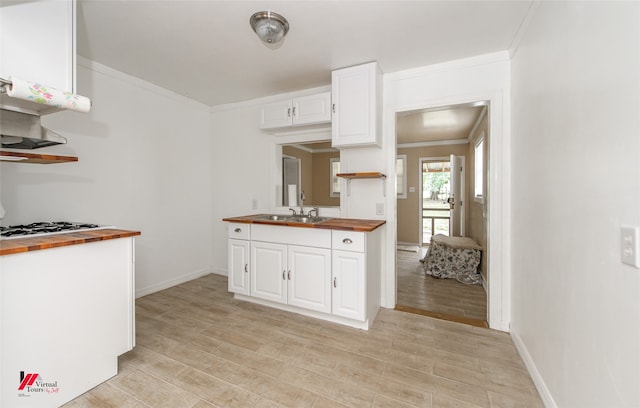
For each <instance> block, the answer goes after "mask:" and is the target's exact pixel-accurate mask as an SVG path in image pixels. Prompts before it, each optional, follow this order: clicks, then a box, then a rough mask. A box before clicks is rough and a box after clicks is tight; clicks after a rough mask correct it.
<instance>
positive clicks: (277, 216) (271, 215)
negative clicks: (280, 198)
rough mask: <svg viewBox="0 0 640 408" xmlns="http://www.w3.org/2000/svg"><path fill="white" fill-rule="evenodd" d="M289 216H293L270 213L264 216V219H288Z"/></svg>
mask: <svg viewBox="0 0 640 408" xmlns="http://www.w3.org/2000/svg"><path fill="white" fill-rule="evenodd" d="M289 218H291V217H290V216H288V215H276V214H269V215H266V216H264V219H266V220H269V221H287V220H288V219H289Z"/></svg>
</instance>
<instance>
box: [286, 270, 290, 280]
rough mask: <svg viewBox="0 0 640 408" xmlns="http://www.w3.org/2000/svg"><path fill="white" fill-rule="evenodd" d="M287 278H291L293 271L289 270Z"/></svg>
mask: <svg viewBox="0 0 640 408" xmlns="http://www.w3.org/2000/svg"><path fill="white" fill-rule="evenodd" d="M287 279H288V280H291V271H287Z"/></svg>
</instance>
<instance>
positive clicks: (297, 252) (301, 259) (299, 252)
mask: <svg viewBox="0 0 640 408" xmlns="http://www.w3.org/2000/svg"><path fill="white" fill-rule="evenodd" d="M288 250H289V251H288V257H287V298H288V303H289V304H290V305H292V306H298V307H303V308H305V309H309V310H315V311H318V312H324V313H331V250H330V249H326V248H311V247H303V246H294V245H290V246H289V248H288ZM289 271H290V272H291V273H290V274H289Z"/></svg>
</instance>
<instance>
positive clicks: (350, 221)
mask: <svg viewBox="0 0 640 408" xmlns="http://www.w3.org/2000/svg"><path fill="white" fill-rule="evenodd" d="M257 215H262V214H257ZM250 217H255V215H249V216H241V217H228V218H223V219H222V221H225V222H238V223H242V224H262V225H276V226H281V227H295V228H317V229H331V230H339V231H355V232H371V231H374V230H376V229H377V228H379V227H381V226H383V225H384V224H385V223H386V221H385V220H360V219H354V218H332V219H330V220H327V221H323V222H319V223H317V224H307V223H301V222H295V221H269V220H255V219H251V218H250ZM341 222H345V224H343V225H341V224H340V223H341ZM359 223H361V224H359Z"/></svg>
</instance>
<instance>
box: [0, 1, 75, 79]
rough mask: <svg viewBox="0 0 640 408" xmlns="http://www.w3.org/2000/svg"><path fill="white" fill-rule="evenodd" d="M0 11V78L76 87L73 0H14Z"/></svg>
mask: <svg viewBox="0 0 640 408" xmlns="http://www.w3.org/2000/svg"><path fill="white" fill-rule="evenodd" d="M15 3H16V4H10V5H6V6H3V7H2V11H1V12H0V29H1V34H2V35H1V36H0V41H1V43H0V45H1V46H0V49H2V59H1V60H0V77H2V78H6V79H8V78H9V77H10V76H15V77H18V78H20V79H25V80H27V81H34V82H40V83H42V84H45V85H48V86H50V87H54V88H58V89H60V90H63V91H69V92H73V91H74V88H75V83H74V70H75V66H74V64H75V39H74V31H75V29H74V26H75V21H74V18H75V2H74V1H72V0H65V1H56V0H40V1H28V2H15Z"/></svg>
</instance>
